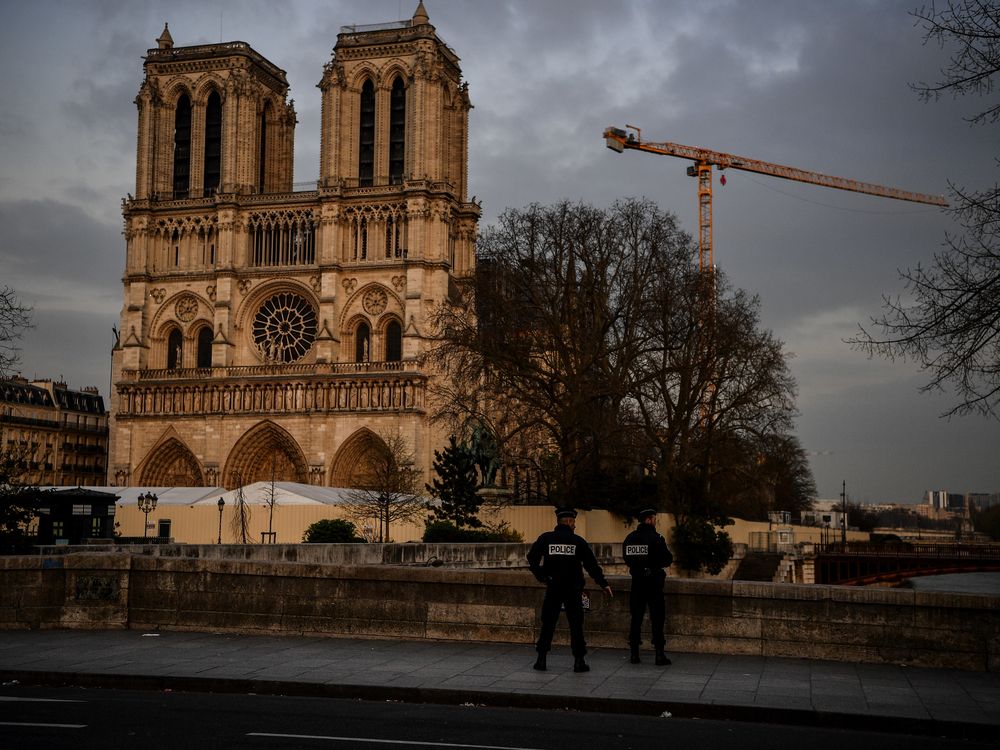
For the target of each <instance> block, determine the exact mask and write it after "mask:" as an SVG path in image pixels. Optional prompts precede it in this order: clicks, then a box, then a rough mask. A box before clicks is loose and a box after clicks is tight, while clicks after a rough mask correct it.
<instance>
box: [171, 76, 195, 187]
mask: <svg viewBox="0 0 1000 750" xmlns="http://www.w3.org/2000/svg"><path fill="white" fill-rule="evenodd" d="M190 176H191V100H190V99H189V98H188V95H187V94H182V95H181V98H180V99H178V100H177V109H176V110H175V112H174V198H187V197H188V190H189V187H188V186H189V180H190Z"/></svg>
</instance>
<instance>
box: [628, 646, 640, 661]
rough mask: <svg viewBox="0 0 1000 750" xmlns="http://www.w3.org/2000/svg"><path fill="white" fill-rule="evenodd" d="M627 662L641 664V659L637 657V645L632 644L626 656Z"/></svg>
mask: <svg viewBox="0 0 1000 750" xmlns="http://www.w3.org/2000/svg"><path fill="white" fill-rule="evenodd" d="M628 663H629V664H642V659H640V658H639V647H638V646H632V648H631V651H630V653H629V658H628Z"/></svg>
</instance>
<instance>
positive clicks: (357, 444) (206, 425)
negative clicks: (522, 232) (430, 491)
mask: <svg viewBox="0 0 1000 750" xmlns="http://www.w3.org/2000/svg"><path fill="white" fill-rule="evenodd" d="M143 67H144V73H145V77H144V79H143V81H142V85H141V87H140V89H139V94H138V97H137V98H136V100H135V101H136V105H137V107H138V142H137V149H136V182H135V195H134V196H131V195H130V196H129V197H128V199H127V200H125V201H124V202H123V214H124V219H125V238H126V243H127V252H126V265H125V270H124V278H123V283H124V304H123V307H122V311H121V323H120V335H119V340H118V342H117V344H116V346H115V350H114V355H113V380H114V386H113V392H112V397H111V415H112V418H111V447H110V458H109V465H110V472H109V473H110V474H111V477H110V478H111V480H112V481H113V482H114V483H115V484H117V485H133V486H150V487H153V486H211V485H223V486H225V487H228V488H232V487H235V486H237V485H240V484H248V483H251V482H254V481H264V480H270V479H272V478H273V479H276V480H280V481H294V482H304V483H310V484H317V485H327V486H334V487H351V486H358V485H359V484H363V483H364V481H365V476H366V472H368V471H369V470H370V469H369V468H368V460H367V459H368V458H369V457H371V456H372V455H374V454H373V452H377V451H384V450H386V446H385V442H384V441H383V436H385V435H387V434H392V435H398V436H400V437H402V438H403V439H404V441H405V443H406V445H407V446H408V448H409V451H410V452H411V453H412V455H413V456H414V457H415V459H416V466H417V468H419V469H421V470H423V471H424V474H425V477H426V476H428V475H429V470H430V466H431V460H432V456H433V451H434V449H436V448H437V449H440V448H441V447H442V446H443V445H444V443H445V442H446V436H445V435H444V434H442V432H441V429H440V428H437V427H435V426H434V425H433V424H432V423H431V421H430V419H429V417H430V414H429V408H428V396H427V387H428V383H429V382H430V381H431V380H432V379H433V377H434V374H433V373H432V372H430V371H428V369H427V368H426V367H425V366H423V365H422V364H421V354H422V353H424V352H426V351H427V348H428V347H429V345H430V338H429V337H430V336H431V334H432V331H431V330H430V322H431V315H432V314H433V311H434V309H435V307H436V306H437V305H439V304H440V303H442V302H443V301H445V300H446V299H447V298H448V295H449V293H450V288H451V286H452V285H453V284H454V280H455V279H456V278H457V277H460V276H463V275H467V274H470V273H472V272H473V270H474V266H475V237H476V231H477V224H478V219H479V214H480V211H479V207H478V206H477V205H476V203H475V202H473V201H470V200H469V199H468V197H467V192H468V191H467V179H468V175H467V161H468V159H467V152H468V113H469V110H470V109H471V106H472V105H471V104H470V101H469V93H468V86H467V84H466V83H464V82H463V81H462V76H461V70H460V68H459V58H458V57H457V56H456V54H455V52H454V51H453V50H452V49H451V48H450V47H448V46H447V45H446V44H445V43H444V42H442V41H441V39H439V38H438V36H437V34H436V32H435V29H434V26H432V25H431V24H430V22H429V19H428V16H427V12H426V10H425V8H424V5H423V3H422V2H421V3H419V5H418V6H417V9H416V12H415V13H414V15H413V17H412V18H411V19H408V20H404V21H398V22H394V23H386V24H378V25H372V26H349V27H342V29H341V33H340V34H339V35H338V37H337V43H336V46H335V47H334V50H333V56H332V59H330V61H329V62H327V63H326V65H325V66H324V67H323V70H322V78H321V80H320V83H319V88H320V90H321V92H322V94H321V95H322V129H321V134H320V139H321V143H320V164H319V180H318V182H317V184H316V185H315V187H314V189H311V190H307V191H304V192H299V191H296V190H294V188H293V175H292V160H293V145H294V135H295V124H296V116H295V110H294V107H293V103H292V102H291V101H290V100H289V98H288V93H289V92H288V83H287V80H286V77H285V72H284V71H283V70H282V69H281V68H279V67H278V66H277V65H275V64H274V63H272V62H270V61H269V60H267V59H266V58H264V57H263V56H261V55H260V54H259V53H257V52H256V51H255V50H254V49H253V48H252V47H250V46H249V45H248V44H246V43H244V42H228V43H220V44H205V45H197V46H188V47H183V46H175V45H174V42H173V39H172V38H171V36H170V32H169V30H168V29H167V28H166V27H165V28H164V31H163V34H162V35H161V36H160V38H159V39H157V46H156V47H155V48H153V49H150V50H149V51H148V53H147V55H146V58H145V63H144V66H143Z"/></svg>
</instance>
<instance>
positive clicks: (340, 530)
mask: <svg viewBox="0 0 1000 750" xmlns="http://www.w3.org/2000/svg"><path fill="white" fill-rule="evenodd" d="M302 541H303V542H311V543H320V544H350V543H358V542H361V543H363V542H364V541H365V540H364V539H362V538H361V537H360V536H358V528H357V527H356V526H355V525H354V524H353V523H351V522H350V521H345V520H343V519H341V518H336V519H332V518H324V519H323V520H322V521H317V522H316V523H314V524H312V525H310V526H309V528H308V529H306V533H305V534H303V536H302Z"/></svg>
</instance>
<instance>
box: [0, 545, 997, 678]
mask: <svg viewBox="0 0 1000 750" xmlns="http://www.w3.org/2000/svg"><path fill="white" fill-rule="evenodd" d="M611 584H612V586H613V588H614V589H615V592H616V595H615V597H614V598H613V599H609V598H607V597H606V596H604V595H603V594H601V593H600V592H599V591H597V590H596V589H595V587H593V586H592V587H591V590H590V593H591V610H590V612H589V614H588V615H587V623H586V628H587V638H588V641H589V643H590V644H591V645H593V646H604V647H616V648H617V647H622V646H623V645H624V643H625V636H626V633H627V625H628V617H629V615H628V595H627V592H628V590H629V586H630V580H629V579H628V578H625V577H612V578H611ZM541 598H542V588H541V586H539V585H538V584H537V583H536V582H535V580H534V578H532V576H531V575H530V574H529V573H527V572H526V571H519V570H454V569H445V568H432V567H425V566H423V565H411V566H404V565H355V566H346V565H332V564H320V563H303V562H275V561H262V560H236V559H231V560H222V559H211V560H208V559H197V558H190V557H187V558H169V557H163V556H142V555H129V554H75V555H67V556H62V557H7V558H0V629H27V628H88V629H93V628H134V629H143V630H156V629H164V630H171V629H173V630H211V631H213V632H223V631H224V632H244V633H296V634H303V633H306V634H314V635H323V636H341V635H349V636H366V637H380V638H409V639H437V640H468V641H491V642H509V643H531V642H533V641H534V639H535V638H536V637H537V631H538V625H539V619H538V618H539V609H540V605H541ZM666 598H667V641H668V648H669V649H671V650H675V651H688V652H703V653H725V654H734V653H735V654H749V655H755V656H764V657H766V656H783V657H801V658H811V659H834V660H841V661H852V662H873V663H903V664H910V665H914V666H926V667H949V668H958V669H968V670H981V671H997V670H998V669H1000V598H998V597H986V596H972V595H962V594H941V593H922V592H920V593H918V592H914V591H909V590H898V589H864V588H852V587H840V586H803V585H792V584H774V583H752V582H739V581H735V582H734V581H709V580H680V579H669V580H668V581H667V583H666ZM557 642H561V643H566V632H565V630H563V629H560V632H559V633H558V635H557Z"/></svg>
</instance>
